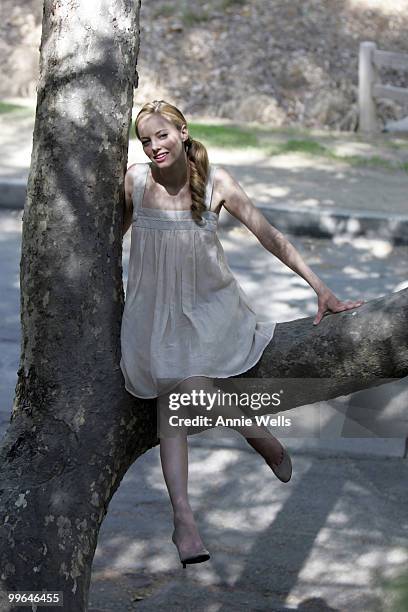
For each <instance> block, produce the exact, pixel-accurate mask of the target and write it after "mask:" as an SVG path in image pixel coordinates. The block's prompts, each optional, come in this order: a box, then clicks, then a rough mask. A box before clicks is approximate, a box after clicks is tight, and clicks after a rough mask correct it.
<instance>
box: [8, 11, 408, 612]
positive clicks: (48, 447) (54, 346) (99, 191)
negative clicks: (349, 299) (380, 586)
mask: <svg viewBox="0 0 408 612" xmlns="http://www.w3.org/2000/svg"><path fill="white" fill-rule="evenodd" d="M89 7H90V5H89V2H87V0H77V1H76V2H74V1H73V0H60V1H59V2H55V1H54V0H53V1H51V0H46V1H45V5H44V16H43V34H42V41H41V49H40V50H41V59H40V79H39V84H38V102H37V114H36V122H35V127H34V138H33V153H32V162H31V170H30V175H29V180H28V189H27V202H26V206H25V209H24V215H23V236H22V257H21V269H20V287H21V323H22V343H21V361H20V367H19V370H18V381H17V386H16V394H15V401H14V405H13V410H12V415H11V419H10V425H9V427H8V430H7V432H6V435H5V437H4V438H3V441H2V446H1V448H0V489H1V491H0V495H1V497H0V515H1V528H0V581H1V582H0V585H1V590H2V591H3V592H4V591H23V590H25V591H26V590H30V591H41V590H42V589H46V590H48V591H62V592H63V596H64V606H63V608H60V607H58V608H57V607H55V609H56V610H61V609H64V610H69V611H75V612H80V611H82V610H86V609H87V600H88V590H89V583H90V576H91V566H92V559H93V556H94V552H95V548H96V544H97V538H98V533H99V529H100V526H101V524H102V521H103V519H104V517H105V515H106V512H107V508H108V505H109V502H110V500H111V498H112V496H113V494H114V492H115V491H116V489H117V488H118V486H119V484H120V482H121V480H122V478H123V476H124V475H125V473H126V472H127V470H128V468H129V467H130V466H131V465H132V463H133V462H134V461H135V459H136V458H137V457H139V456H140V455H141V454H142V453H144V452H145V451H146V450H148V449H149V448H151V447H153V446H155V445H156V444H157V443H158V439H157V431H156V411H155V407H156V401H155V400H144V401H143V400H137V399H135V398H134V397H132V396H131V395H129V394H128V393H127V392H126V390H125V388H124V380H123V376H122V372H121V369H120V366H119V362H120V325H121V317H122V312H123V306H124V292H123V285H122V266H121V259H122V231H121V230H122V223H123V177H124V172H125V169H126V162H127V141H128V131H129V125H130V120H131V108H132V96H133V87H134V84H135V82H136V80H137V73H136V62H137V53H138V46H139V38H138V37H139V33H138V19H139V9H140V3H139V5H137V4H134V2H133V0H132V1H130V0H128V1H123V2H120V1H119V0H106V1H105V2H100V3H98V7H97V10H95V8H94V6H92V10H90V9H89ZM135 75H136V77H135ZM407 300H408V290H405V291H400V292H399V293H396V294H393V295H391V296H388V297H386V298H381V299H379V300H373V301H372V302H369V303H368V304H366V305H365V306H363V307H361V308H360V309H358V310H356V311H355V312H356V314H355V315H353V313H352V312H348V313H341V314H337V315H331V316H327V317H325V318H324V319H323V321H322V322H321V323H320V325H319V326H317V327H313V326H312V318H311V317H309V318H307V319H301V320H298V321H292V322H290V323H283V324H280V325H278V326H277V329H276V333H275V336H274V339H273V341H272V342H271V343H270V345H269V346H268V347H267V348H266V350H265V351H264V354H263V356H262V358H261V360H260V361H259V363H258V364H257V365H256V366H255V367H254V368H252V369H251V370H249V371H248V372H246V373H245V374H243V375H241V376H239V377H236V378H248V379H249V378H251V377H259V378H261V379H262V380H263V381H264V380H265V379H268V378H280V377H281V378H285V379H287V378H295V377H296V378H326V377H327V378H330V384H328V385H326V384H322V386H320V385H318V386H316V385H313V389H312V390H310V389H309V388H308V386H307V385H305V384H303V386H302V387H300V388H299V389H298V390H297V395H296V402H297V403H296V405H301V404H302V403H303V404H308V403H311V401H317V400H321V399H327V398H329V397H336V396H337V395H341V394H344V393H350V392H352V391H355V390H357V389H361V388H364V387H369V386H373V385H375V384H378V380H379V378H380V377H381V378H384V377H394V378H400V377H402V376H406V374H407V368H408V354H407V329H408V326H407V312H408V309H407ZM344 378H346V382H344V380H342V382H338V381H340V379H344ZM250 384H251V383H250V381H249V380H248V385H250ZM294 397H295V396H294ZM6 609H7V608H6ZM19 609H20V608H13V610H19ZM50 609H54V608H50ZM21 610H22V611H25V610H27V608H26V607H21Z"/></svg>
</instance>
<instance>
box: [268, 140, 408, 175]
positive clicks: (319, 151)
mask: <svg viewBox="0 0 408 612" xmlns="http://www.w3.org/2000/svg"><path fill="white" fill-rule="evenodd" d="M264 146H265V147H266V150H267V152H268V154H269V155H271V156H274V155H284V154H285V153H293V152H295V153H306V154H307V155H316V156H318V157H325V158H326V159H332V160H335V161H342V162H345V163H347V164H350V166H363V167H370V166H371V167H379V168H388V169H390V170H396V169H397V170H405V172H407V171H408V162H394V161H390V160H388V159H384V158H383V157H380V156H378V155H374V156H371V157H363V156H360V155H337V154H336V153H334V151H332V150H331V149H329V148H328V147H326V146H324V145H322V144H320V142H316V141H315V140H310V139H302V140H301V139H299V140H297V139H289V140H287V141H286V142H281V143H276V144H273V145H272V146H268V145H264Z"/></svg>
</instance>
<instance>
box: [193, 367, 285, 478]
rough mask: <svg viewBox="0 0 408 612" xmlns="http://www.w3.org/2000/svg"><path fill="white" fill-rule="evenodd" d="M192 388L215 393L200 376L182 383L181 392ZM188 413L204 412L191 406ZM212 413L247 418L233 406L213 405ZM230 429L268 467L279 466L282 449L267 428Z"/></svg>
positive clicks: (207, 379)
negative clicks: (241, 438)
mask: <svg viewBox="0 0 408 612" xmlns="http://www.w3.org/2000/svg"><path fill="white" fill-rule="evenodd" d="M194 388H195V389H203V390H205V391H206V392H208V393H211V392H212V393H215V391H216V388H215V385H214V382H213V380H212V379H210V378H207V377H201V376H195V377H192V378H190V379H189V380H188V381H184V382H183V392H189V391H191V390H192V389H194ZM188 412H189V416H191V417H193V416H197V415H203V414H204V412H205V411H203V408H202V407H200V406H194V405H191V406H189V407H188ZM213 412H215V413H216V416H219V415H222V416H223V417H224V418H231V419H233V418H235V419H238V418H241V417H243V416H248V415H246V414H245V413H243V412H242V410H241V409H240V408H239V407H238V406H237V405H235V404H233V405H225V404H223V405H220V404H215V405H214V407H213ZM207 414H208V413H207ZM231 429H234V430H235V431H237V432H238V433H240V434H241V435H242V436H243V437H244V438H245V439H246V441H247V442H248V444H249V445H250V446H252V448H253V449H254V450H255V451H256V452H257V453H259V454H260V455H261V456H262V458H263V459H264V460H265V461H266V463H267V464H268V465H269V466H270V467H272V463H273V464H275V465H279V464H280V462H281V461H282V458H283V447H282V445H281V443H280V442H279V440H278V439H277V438H276V437H275V436H274V435H273V434H272V433H271V432H270V431H269V429H268V428H267V427H265V426H263V425H257V424H256V423H253V424H252V425H233V426H232V425H231Z"/></svg>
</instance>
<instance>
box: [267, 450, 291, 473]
mask: <svg viewBox="0 0 408 612" xmlns="http://www.w3.org/2000/svg"><path fill="white" fill-rule="evenodd" d="M281 446H282V454H281V457H282V458H281V460H280V463H272V465H271V469H272V472H273V473H274V474H275V476H276V477H277V478H279V480H281V481H282V482H289V480H290V479H291V477H292V461H291V459H290V456H289V453H288V451H287V450H286V448H285V447H284V446H283V444H282V443H281Z"/></svg>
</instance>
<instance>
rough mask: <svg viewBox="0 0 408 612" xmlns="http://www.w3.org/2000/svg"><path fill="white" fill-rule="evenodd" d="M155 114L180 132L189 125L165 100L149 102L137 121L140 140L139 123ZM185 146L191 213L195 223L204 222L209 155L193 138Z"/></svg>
mask: <svg viewBox="0 0 408 612" xmlns="http://www.w3.org/2000/svg"><path fill="white" fill-rule="evenodd" d="M153 113H160V115H162V116H163V117H164V118H165V119H167V120H168V121H171V123H173V125H175V127H176V128H177V129H178V130H179V131H180V130H181V126H182V125H183V124H185V125H187V121H186V119H185V117H184V115H183V113H182V112H181V111H180V110H179V109H178V108H176V107H175V106H173V105H172V104H169V102H166V101H165V100H154V101H153V102H147V103H146V104H144V105H143V106H142V108H141V110H140V111H139V113H138V115H137V117H136V120H135V132H136V136H137V138H138V139H139V140H140V135H139V131H138V125H139V122H140V121H141V120H142V119H143V118H144V117H147V116H149V115H152V114H153ZM184 146H185V150H186V153H187V159H188V163H189V166H190V191H191V199H192V204H191V212H192V216H193V219H194V220H195V221H200V222H202V221H203V218H202V216H201V214H202V213H203V212H204V211H205V210H206V206H205V203H204V199H205V186H206V183H207V177H208V171H209V160H208V153H207V149H206V148H205V146H204V145H203V144H202V143H201V142H199V141H198V140H194V139H193V138H191V136H189V137H188V139H187V140H186V141H185V143H184Z"/></svg>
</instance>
